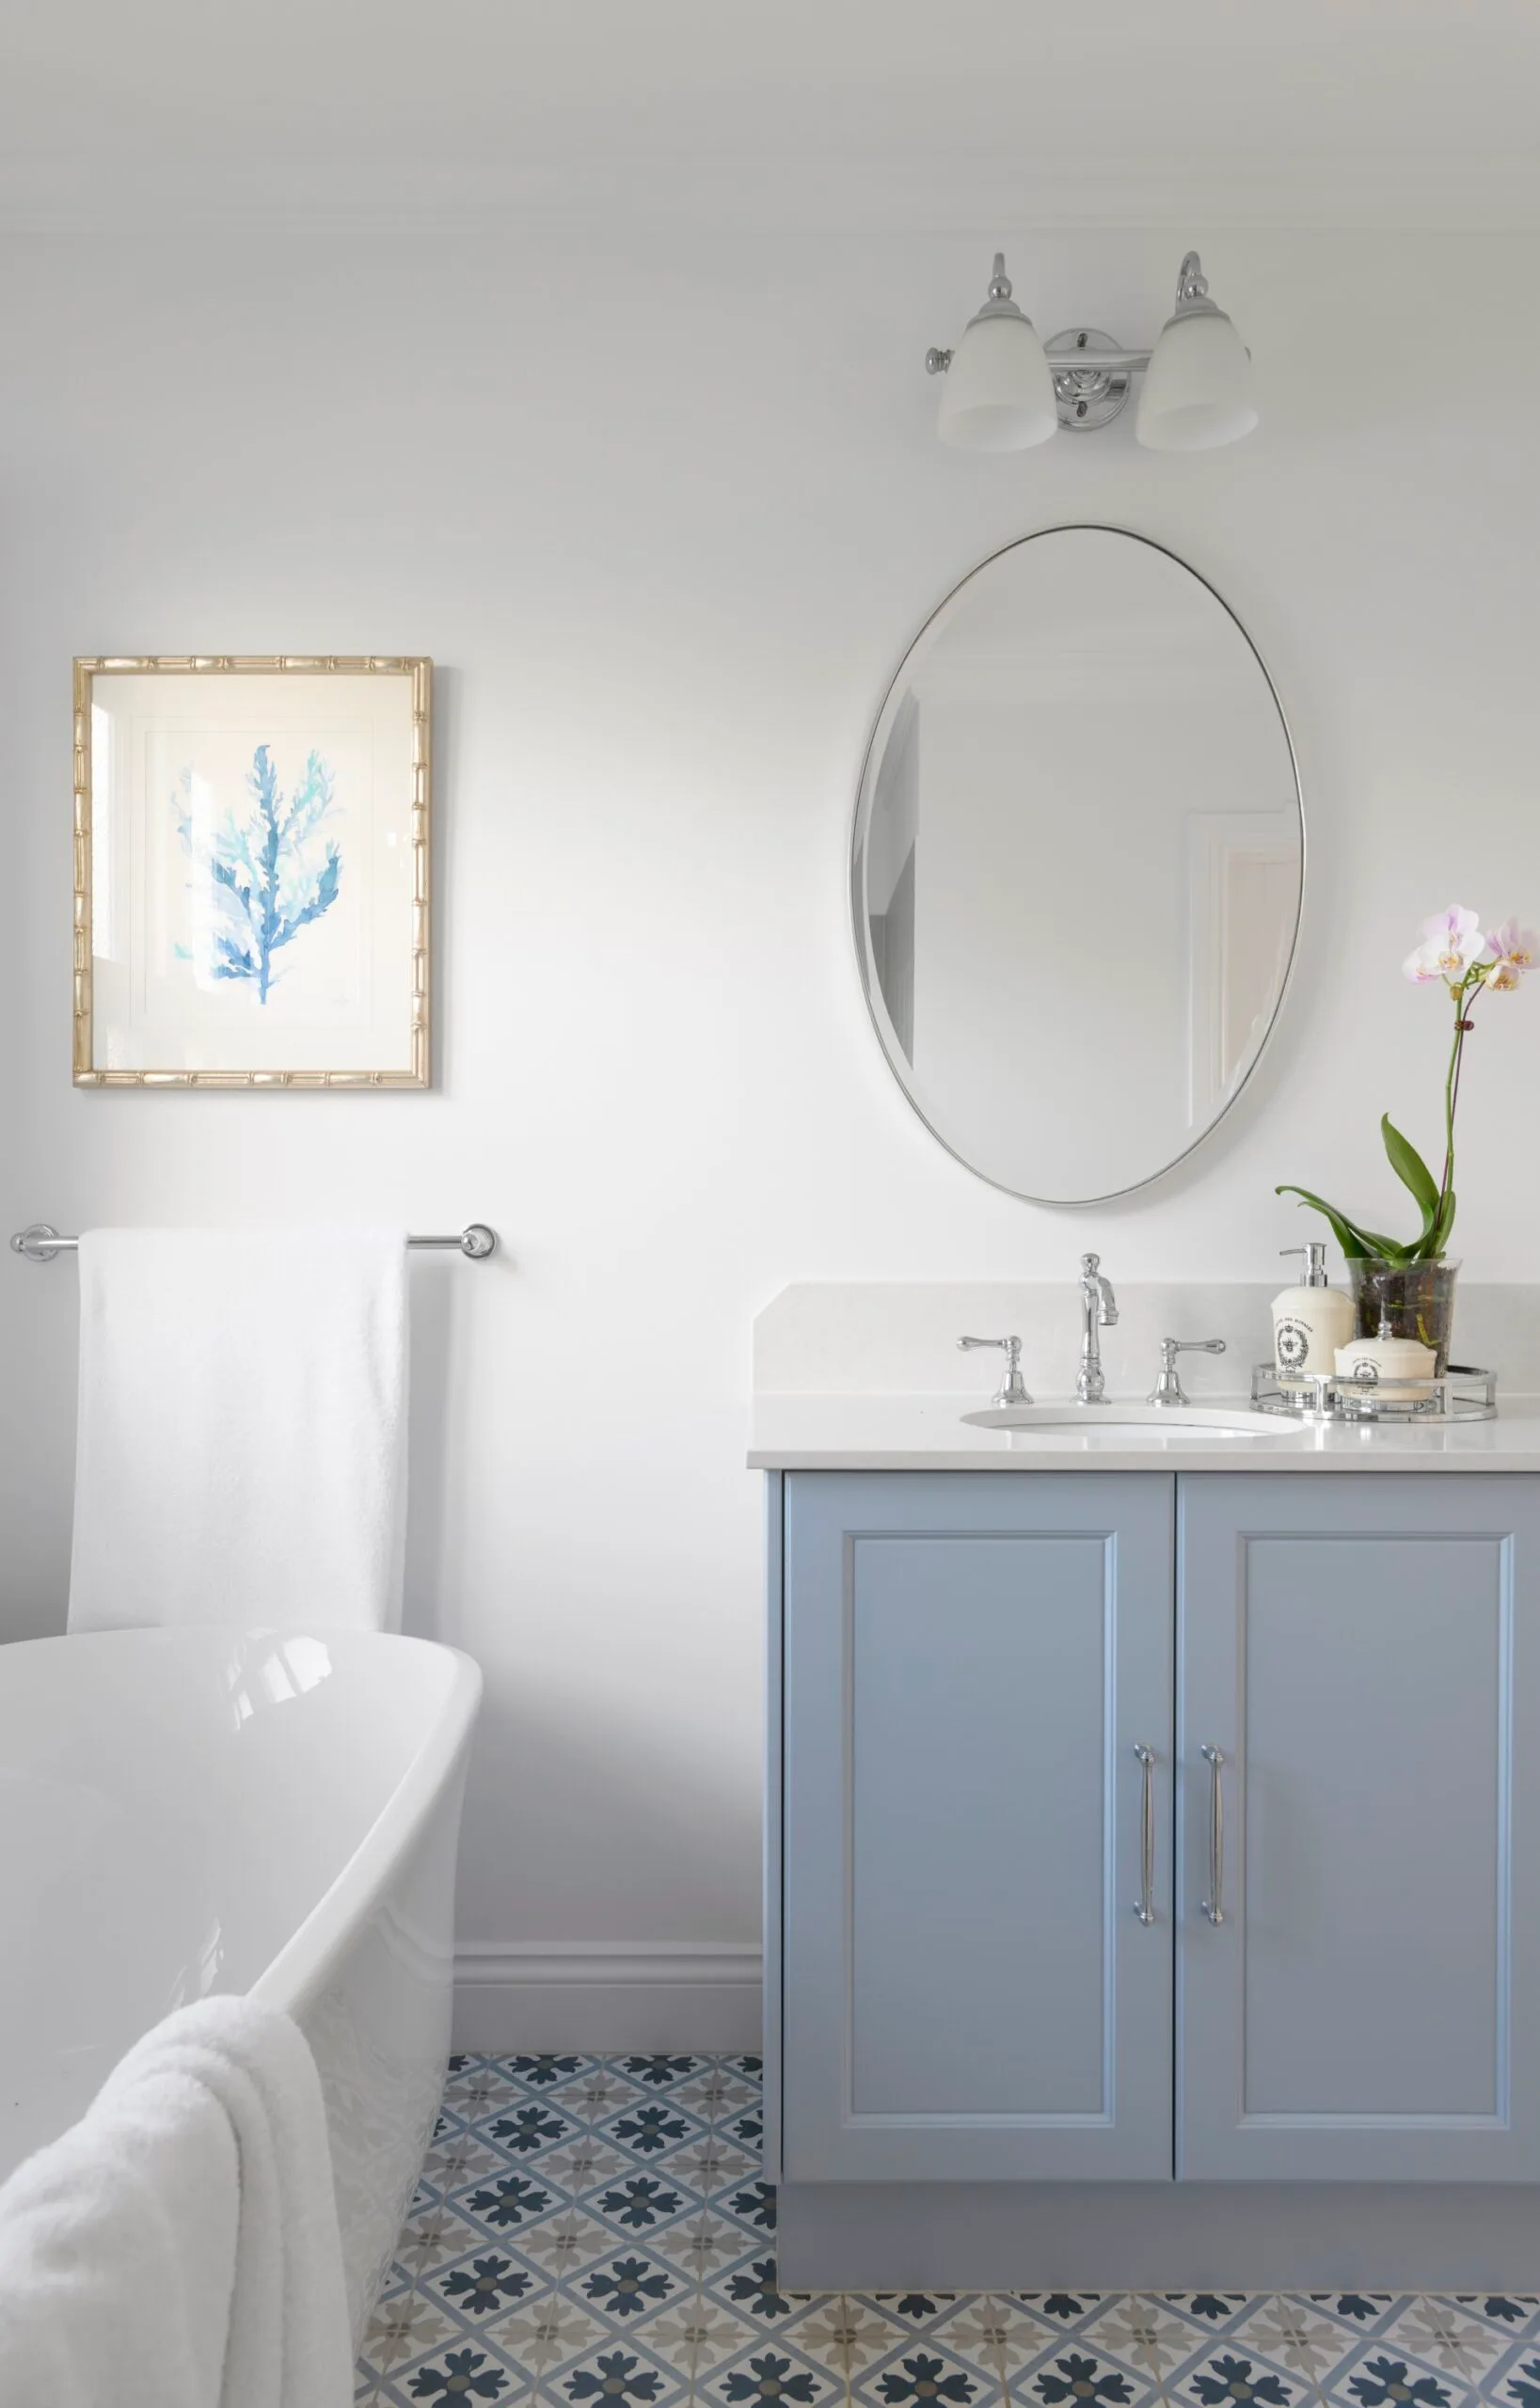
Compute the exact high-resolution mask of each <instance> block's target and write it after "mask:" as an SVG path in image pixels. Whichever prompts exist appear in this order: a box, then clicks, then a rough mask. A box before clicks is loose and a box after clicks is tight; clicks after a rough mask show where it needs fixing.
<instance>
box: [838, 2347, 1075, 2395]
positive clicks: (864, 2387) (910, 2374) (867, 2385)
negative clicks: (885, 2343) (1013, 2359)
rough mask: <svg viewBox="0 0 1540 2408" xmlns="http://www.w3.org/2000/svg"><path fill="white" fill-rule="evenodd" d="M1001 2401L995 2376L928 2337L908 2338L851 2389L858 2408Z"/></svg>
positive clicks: (856, 2379) (851, 2386)
mask: <svg viewBox="0 0 1540 2408" xmlns="http://www.w3.org/2000/svg"><path fill="white" fill-rule="evenodd" d="M1001 2396H1002V2386H1001V2384H1000V2381H999V2378H998V2377H997V2376H996V2375H994V2374H993V2373H986V2372H985V2371H984V2370H983V2369H982V2368H979V2367H977V2366H970V2365H969V2364H968V2362H967V2361H966V2359H963V2358H960V2357H958V2356H956V2355H955V2354H954V2353H952V2352H951V2351H950V2350H948V2349H947V2348H946V2347H945V2344H944V2343H943V2341H942V2340H941V2338H940V2337H939V2336H932V2335H931V2334H930V2333H924V2334H918V2333H909V2334H906V2335H905V2337H904V2341H903V2346H902V2348H901V2349H899V2350H898V2351H897V2352H896V2353H895V2354H894V2355H893V2356H892V2357H891V2358H889V2360H888V2362H887V2364H886V2365H885V2366H882V2367H873V2368H871V2369H870V2371H869V2372H868V2373H865V2374H862V2375H857V2376H855V2377H853V2378H852V2380H851V2384H850V2397H851V2400H852V2401H853V2402H855V2403H856V2408H991V2402H992V2401H994V2400H999V2399H1000V2398H1001ZM1071 2396H1072V2395H1070V2394H1066V2398H1070V2397H1071Z"/></svg>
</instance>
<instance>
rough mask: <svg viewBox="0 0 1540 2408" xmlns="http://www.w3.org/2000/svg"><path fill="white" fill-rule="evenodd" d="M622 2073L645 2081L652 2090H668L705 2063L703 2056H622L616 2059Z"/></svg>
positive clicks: (636, 2079)
mask: <svg viewBox="0 0 1540 2408" xmlns="http://www.w3.org/2000/svg"><path fill="white" fill-rule="evenodd" d="M618 2062H619V2065H620V2068H621V2070H622V2072H623V2073H627V2074H629V2076H630V2078H631V2080H632V2081H633V2082H643V2083H646V2084H647V2086H648V2088H649V2089H652V2090H669V2089H672V2087H673V2085H674V2084H675V2083H676V2082H684V2081H687V2080H688V2079H689V2077H690V2075H691V2074H692V2073H698V2072H699V2071H700V2070H701V2069H702V2067H704V2066H705V2064H706V2059H705V2058H704V2057H622V2058H620V2059H619V2060H618Z"/></svg>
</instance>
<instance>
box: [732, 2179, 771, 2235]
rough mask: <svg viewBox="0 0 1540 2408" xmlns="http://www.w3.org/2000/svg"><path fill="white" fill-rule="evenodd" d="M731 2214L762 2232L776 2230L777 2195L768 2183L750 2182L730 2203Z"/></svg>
mask: <svg viewBox="0 0 1540 2408" xmlns="http://www.w3.org/2000/svg"><path fill="white" fill-rule="evenodd" d="M728 2205H729V2207H730V2210H731V2212H732V2213H733V2214H734V2215H735V2216H738V2217H739V2218H740V2219H741V2220H742V2222H743V2223H745V2224H747V2225H754V2226H758V2228H759V2229H760V2230H761V2231H762V2232H773V2231H774V2230H775V2193H774V2192H773V2191H772V2190H771V2188H770V2184H769V2183H768V2182H750V2183H747V2184H745V2186H744V2188H743V2189H742V2190H741V2191H738V2192H737V2193H736V2194H734V2195H733V2197H732V2199H731V2200H730V2201H729V2202H728Z"/></svg>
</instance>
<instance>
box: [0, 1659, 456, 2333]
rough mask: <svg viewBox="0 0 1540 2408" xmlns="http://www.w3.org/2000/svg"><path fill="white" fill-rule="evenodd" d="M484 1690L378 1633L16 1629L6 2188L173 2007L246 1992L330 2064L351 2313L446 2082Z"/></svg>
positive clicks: (6, 1777)
mask: <svg viewBox="0 0 1540 2408" xmlns="http://www.w3.org/2000/svg"><path fill="white" fill-rule="evenodd" d="M480 1696H481V1674H480V1673H479V1672H478V1671H477V1670H476V1667H475V1665H474V1664H472V1663H471V1662H470V1660H469V1658H468V1656H461V1655H458V1654H456V1653H455V1652H454V1651H453V1650H452V1648H448V1647H437V1646H434V1645H431V1644H430V1643H429V1642H427V1641H426V1640H419V1639H397V1638H388V1637H386V1636H384V1635H383V1634H374V1633H364V1632H359V1633H353V1632H328V1633H320V1634H316V1635H314V1636H301V1635H296V1634H294V1633H290V1632H284V1633H273V1632H255V1633H246V1632H238V1631H228V1630H220V1629H206V1630H202V1629H199V1630H192V1629H177V1630H118V1631H102V1632H93V1633H90V1634H88V1635H87V1634H82V1635H80V1636H79V1637H75V1638H69V1639H41V1640H20V1641H17V1642H16V1643H14V1644H13V1645H10V1646H8V1647H5V1646H0V1934H3V1941H0V1950H3V1954H0V2179H3V2178H4V2177H5V2176H6V2175H7V2174H8V2173H9V2171H10V2170H11V2168H12V2166H13V2165H15V2164H16V2163H17V2162H19V2161H20V2160H21V2159H22V2158H23V2157H24V2156H26V2155H27V2154H28V2153H29V2151H31V2150H32V2149H34V2148H37V2147H40V2146H41V2144H42V2143H43V2142H44V2141H47V2140H51V2139H52V2138H53V2137H54V2135H55V2134H56V2133H57V2132H60V2131H63V2130H64V2128H65V2126H66V2125H67V2124H70V2123H71V2122H72V2121H73V2120H74V2118H75V2117H76V2116H77V2115H81V2114H82V2113H83V2112H84V2110H85V2109H86V2107H87V2105H88V2104H89V2102H90V2100H91V2099H92V2098H93V2097H94V2095H95V2093H96V2090H97V2088H98V2087H99V2085H100V2084H101V2083H102V2082H103V2079H104V2077H105V2076H106V2074H107V2073H108V2071H109V2070H110V2069H111V2067H113V2066H114V2065H115V2064H116V2063H117V2061H118V2059H119V2057H120V2056H121V2055H122V2054H123V2052H124V2051H125V2050H126V2049H127V2048H128V2047H129V2046H130V2044H131V2043H132V2042H133V2041H134V2040H135V2039H137V2037H138V2036H139V2035H140V2034H141V2033H142V2032H145V2031H148V2030H149V2028H150V2027H151V2024H153V2023H156V2022H158V2021H159V2020H160V2018H161V2017H162V2016H164V2015H167V2014H169V2012H170V2011H171V2009H172V2008H173V2007H176V2006H182V2005H184V2004H186V2003H187V2002H188V2001H189V2000H192V1999H196V1998H202V1997H204V1996H205V1995H206V1994H207V1993H208V1992H209V1991H211V1990H242V1991H246V1992H249V1994H250V1995H251V1996H252V1997H253V1998H257V1999H261V2000H262V2001H263V2002H264V2003H265V2004H267V2005H269V2006H275V2007H282V2008H284V2009H286V2010H287V2011H288V2013H290V2014H291V2015H293V2016H294V2018H295V2019H296V2020H297V2021H298V2023H299V2024H300V2027H301V2029H302V2030H303V2031H304V2032H305V2034H306V2036H307V2037H308V2039H309V2040H310V2047H311V2049H312V2051H313V2052H314V2055H315V2059H316V2063H317V2065H318V2067H320V2072H321V2082H322V2087H323V2089H324V2091H325V2100H326V2116H327V2123H328V2127H329V2131H330V2138H331V2148H332V2160H333V2165H334V2168H335V2174H336V2184H337V2202H338V2208H339V2210H340V2213H341V2226H342V2249H343V2256H344V2258H345V2261H346V2266H347V2276H348V2289H349V2298H350V2304H351V2306H352V2309H353V2315H354V2321H355V2327H356V2329H357V2326H358V2325H359V2324H360V2323H361V2321H362V2319H363V2318H364V2316H365V2315H366V2314H367V2312H368V2309H369V2306H370V2304H371V2302H372V2300H373V2295H374V2292H375V2290H376V2289H377V2288H378V2283H379V2278H380V2276H381V2274H382V2273H383V2272H384V2269H385V2267H386V2265H387V2263H388V2262H389V2256H390V2252H391V2247H392V2244H393V2243H394V2241H395V2238H396V2235H397V2233H398V2231H399V2229H400V2225H401V2219H402V2215H403V2212H404V2210H405V2205H406V2202H407V2199H408V2198H409V2196H410V2194H411V2190H412V2186H413V2184H414V2182H415V2180H416V2178H417V2174H418V2169H419V2167H420V2166H421V2162H422V2156H423V2151H424V2149H425V2147H426V2145H427V2139H428V2135H429V2132H430V2131H431V2129H432V2125H433V2120H434V2115H435V2111H436V2108H437V2100H438V2095H439V2090H440V2087H441V2084H442V2082H443V2074H444V2062H445V2058H446V2056H447V2053H448V2050H449V2028H450V2003H451V1970H452V1946H453V1913H454V1860H455V1850H456V1847H457V1845H458V1840H459V1823H460V1800H461V1795H462V1792H463V1789H464V1785H465V1766H466V1755H467V1750H468V1741H469V1736H470V1728H471V1724H472V1722H473V1721H474V1719H475V1715H476V1707H477V1703H478V1701H479V1699H480Z"/></svg>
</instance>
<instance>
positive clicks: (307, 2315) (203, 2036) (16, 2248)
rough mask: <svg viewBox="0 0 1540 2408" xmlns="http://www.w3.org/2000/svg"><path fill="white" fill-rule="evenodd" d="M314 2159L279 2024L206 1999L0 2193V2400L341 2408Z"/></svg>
mask: <svg viewBox="0 0 1540 2408" xmlns="http://www.w3.org/2000/svg"><path fill="white" fill-rule="evenodd" d="M350 2354H351V2352H350V2337H349V2332H348V2317H347V2305H346V2299H345V2296H344V2290H343V2281H342V2257H341V2242H340V2240H339V2237H338V2226H337V2208H336V2202H335V2199H334V2196H333V2193H332V2181H331V2160H330V2154H329V2151H328V2148H327V2145H326V2127H325V2114H324V2110H323V2107H322V2100H321V2083H320V2080H319V2078H318V2076H317V2074H316V2070H315V2064H314V2060H313V2059H312V2057H311V2055H310V2050H309V2048H308V2046H307V2045H306V2042H305V2039H304V2036H303V2035H302V2034H301V2032H300V2030H299V2027H298V2025H297V2024H294V2023H292V2022H291V2021H290V2020H289V2018H288V2017H287V2016H286V2015H276V2014H274V2013H273V2012H272V2011H271V2010H270V2009H267V2008H264V2007H258V2006H254V2005H253V2004H251V2003H250V2001H249V2000H246V1999H242V1998H210V1999H204V2000H201V2001H200V2002H199V2003H198V2005H196V2006H190V2007H185V2008H183V2010H182V2011H181V2012H180V2013H179V2014H176V2015H173V2016H171V2017H170V2018H168V2020H167V2021H166V2022H165V2023H162V2024H160V2025H158V2026H157V2028H156V2029H155V2030H154V2031H152V2032H151V2033H150V2034H149V2035H148V2036H147V2037H146V2038H145V2039H143V2040H141V2041H140V2042H139V2043H138V2044H137V2046H136V2047H135V2048H134V2049H133V2050H131V2051H130V2052H129V2054H128V2055H127V2056H126V2057H125V2058H124V2059H123V2061H122V2063H121V2064H120V2065H119V2067H117V2069H116V2071H115V2072H113V2073H112V2074H111V2075H109V2077H108V2079H107V2081H106V2083H104V2084H103V2088H102V2090H101V2091H100V2093H99V2094H98V2096H97V2099H96V2100H95V2102H94V2103H93V2105H92V2106H91V2108H90V2109H89V2111H88V2112H87V2115H85V2116H83V2117H82V2119H81V2121H80V2122H79V2123H78V2124H75V2125H73V2126H72V2127H71V2130H70V2131H67V2132H66V2133H65V2134H64V2135H63V2137H62V2138H61V2139H59V2140H56V2141H55V2142H53V2143H51V2144H50V2146H49V2147H46V2148H43V2149H40V2150H39V2151H38V2154H37V2155H36V2156H35V2157H31V2158H28V2159H27V2161H26V2162H25V2163H24V2164H23V2165H20V2166H18V2168H17V2170H16V2172H15V2173H14V2174H13V2175H12V2176H11V2178H10V2179H9V2181H8V2183H6V2184H5V2185H4V2186H3V2187H0V2400H4V2401H7V2402H10V2401H15V2402H16V2403H17V2408H21V2403H22V2402H23V2401H24V2400H27V2401H31V2400H35V2401H37V2402H38V2403H39V2408H42V2403H43V2402H45V2401H46V2402H47V2403H48V2408H345V2403H346V2402H347V2400H349V2399H350V2397H351V2393H352V2373H351V2368H350V2364H349V2359H350Z"/></svg>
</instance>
